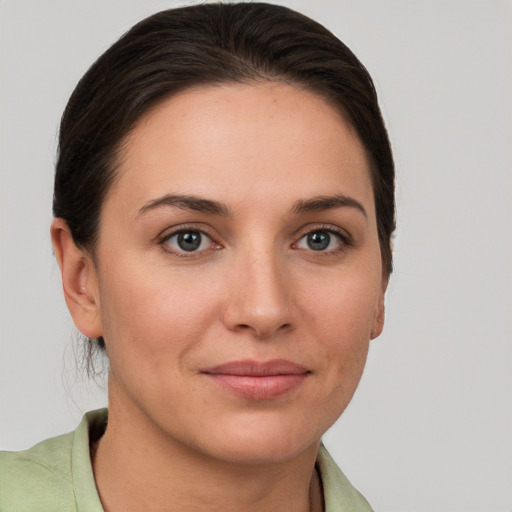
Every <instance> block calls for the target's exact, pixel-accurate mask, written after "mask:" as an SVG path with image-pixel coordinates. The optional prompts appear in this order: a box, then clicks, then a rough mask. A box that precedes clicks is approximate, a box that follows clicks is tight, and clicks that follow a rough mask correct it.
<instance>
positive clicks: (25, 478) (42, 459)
mask: <svg viewBox="0 0 512 512" xmlns="http://www.w3.org/2000/svg"><path fill="white" fill-rule="evenodd" d="M72 444H73V433H71V434H65V435H62V436H59V437H55V438H52V439H48V440H46V441H43V442H42V443H39V444H37V445H35V446H33V447H32V448H30V449H29V450H24V451H21V452H0V510H1V511H4V510H5V511H7V510H20V508H19V507H20V506H22V507H23V509H24V510H46V509H47V510H52V508H50V507H53V510H61V509H62V510H64V508H62V507H59V504H61V503H62V505H64V506H65V505H66V504H67V503H74V499H73V488H72V479H71V446H72ZM68 510H69V508H68Z"/></svg>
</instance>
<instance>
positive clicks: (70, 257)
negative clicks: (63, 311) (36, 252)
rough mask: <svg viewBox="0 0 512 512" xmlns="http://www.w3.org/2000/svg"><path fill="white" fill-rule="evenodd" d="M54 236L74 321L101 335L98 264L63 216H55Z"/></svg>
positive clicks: (83, 330)
mask: <svg viewBox="0 0 512 512" xmlns="http://www.w3.org/2000/svg"><path fill="white" fill-rule="evenodd" d="M51 236H52V244H53V250H54V251H55V256H56V258H57V262H58V264H59V268H60V273H61V276H62V288H63V290H64V298H65V300H66V304H67V306H68V309H69V312H70V313H71V316H72V318H73V322H74V323H75V325H76V327H77V328H78V330H79V331H80V332H81V333H82V334H84V335H85V336H88V337H89V338H98V337H99V336H102V334H103V332H102V326H101V317H100V308H99V306H100V302H99V293H98V290H99V287H98V277H97V272H96V267H95V266H94V263H93V261H92V259H91V257H90V255H89V254H87V253H85V252H84V251H83V250H81V249H79V248H78V247H77V246H76V244H75V242H74V240H73V237H72V236H71V231H70V229H69V227H68V225H67V223H66V221H65V220H64V219H59V218H56V219H53V222H52V227H51Z"/></svg>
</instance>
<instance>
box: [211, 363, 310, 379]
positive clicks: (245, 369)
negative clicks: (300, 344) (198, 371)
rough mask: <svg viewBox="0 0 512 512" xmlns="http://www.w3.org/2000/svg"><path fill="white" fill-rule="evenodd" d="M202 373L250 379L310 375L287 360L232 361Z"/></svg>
mask: <svg viewBox="0 0 512 512" xmlns="http://www.w3.org/2000/svg"><path fill="white" fill-rule="evenodd" d="M202 373H208V374H211V375H239V376H250V377H271V376H275V375H301V374H304V373H309V370H308V369H307V368H305V367H304V366H302V365H300V364H297V363H293V362H291V361H287V360H286V359H273V360H271V361H253V360H248V359H247V360H243V361H230V362H227V363H223V364H219V365H217V366H212V367H209V368H205V369H203V370H202Z"/></svg>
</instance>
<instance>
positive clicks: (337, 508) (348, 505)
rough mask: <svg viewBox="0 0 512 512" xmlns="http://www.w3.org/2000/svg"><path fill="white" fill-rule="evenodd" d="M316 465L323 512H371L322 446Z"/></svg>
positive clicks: (361, 496) (366, 503) (363, 498)
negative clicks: (321, 487) (323, 505)
mask: <svg viewBox="0 0 512 512" xmlns="http://www.w3.org/2000/svg"><path fill="white" fill-rule="evenodd" d="M316 464H317V467H318V469H319V471H320V477H321V479H322V485H323V489H324V502H325V512H372V510H373V509H372V507H371V506H370V504H369V503H368V502H367V501H366V499H365V497H364V496H363V495H362V494H361V493H360V492H359V491H358V490H357V489H356V488H355V487H354V486H353V485H352V484H351V483H350V481H349V480H348V478H347V477H346V476H345V475H344V474H343V472H342V471H341V469H340V468H339V467H338V466H337V464H336V462H334V460H333V458H332V457H331V456H330V455H329V452H328V451H327V450H326V449H325V447H324V446H323V445H321V446H320V450H319V452H318V458H317V461H316Z"/></svg>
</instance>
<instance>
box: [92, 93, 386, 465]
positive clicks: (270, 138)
mask: <svg viewBox="0 0 512 512" xmlns="http://www.w3.org/2000/svg"><path fill="white" fill-rule="evenodd" d="M96 256H97V260H96V261H97V266H96V273H95V274H94V275H93V276H89V279H90V281H89V282H88V285H89V284H91V283H92V284H91V286H92V288H94V289H95V292H94V293H95V294H96V307H97V308H98V313H99V318H100V323H99V329H100V331H101V333H102V334H103V336H104V338H105V340H106V344H107V350H108V355H109V358H110V365H111V367H110V383H109V392H110V403H111V407H113V408H114V407H115V408H116V409H115V410H119V411H123V412H122V414H124V416H125V420H127V421H132V422H135V424H136V423H137V422H138V421H139V422H140V421H141V418H144V421H145V422H146V423H148V422H149V424H150V425H151V428H152V429H155V430H154V431H155V432H158V433H159V435H163V436H165V438H167V439H169V440H170V441H172V442H175V443H178V444H180V445H181V446H185V447H187V448H190V449H192V450H198V451H199V452H201V453H202V454H206V455H209V456H213V457H215V458H217V459H219V458H220V459H223V460H230V461H243V462H251V461H252V462H263V461H278V460H286V459H288V458H291V457H293V456H296V455H298V454H299V453H301V452H302V451H304V450H305V449H307V448H308V447H311V446H313V445H316V444H317V443H318V442H319V439H320V437H321V436H322V435H323V434H324V432H325V431H326V430H327V429H328V428H329V427H330V426H331V425H332V424H333V422H334V421H335V420H336V419H337V418H338V417H339V415H340V414H341V413H342V412H343V410H344V409H345V407H346V406H347V404H348V403H349V401H350V399H351V398H352V395H353V393H354V391H355V389H356V386H357V384H358V382H359V379H360V377H361V373H362V371H363V367H364V364H365V359H366V355H367V351H368V344H369V340H370V337H371V333H372V331H373V334H374V335H378V334H379V333H380V330H381V328H382V322H383V314H384V313H383V293H384V289H385V279H383V274H382V266H381V256H380V249H379V243H378V237H377V227H376V219H375V209H374V199H373V192H372V185H371V181H370V171H369V164H368V161H367V158H366V155H365V151H364V149H363V147H362V145H361V143H360V142H359V140H358V138H357V137H356V135H355V134H354V132H353V130H352V129H351V128H350V127H349V126H348V125H347V123H346V122H345V121H344V120H343V119H342V118H341V117H340V115H339V114H338V113H337V111H336V110H334V109H333V108H332V107H331V106H329V105H328V104H327V103H325V102H324V100H322V99H320V98H318V97H317V96H314V95H312V94H310V93H308V92H305V91H300V90H297V89H295V88H293V87H291V86H288V85H284V84H280V83H263V84H257V85H241V84H236V85H235V84H233V85H222V86H210V87H203V88H197V89H194V90H188V91H186V92H183V93H181V94H179V95H177V96H174V97H172V98H171V99H169V100H167V101H165V102H164V103H162V104H161V105H159V106H158V107H157V108H156V109H155V110H153V111H152V112H151V113H149V114H148V115H147V116H146V117H145V118H144V119H142V120H141V121H140V122H139V123H138V125H137V126H136V128H135V129H134V131H133V132H132V133H131V134H130V136H129V137H128V139H127V141H126V144H125V146H124V149H123V153H122V158H121V163H120V167H119V174H118V179H117V180H116V182H115V183H114V185H113V187H112V189H111V191H110V193H109V195H108V197H107V199H106V201H105V204H104V207H103V210H102V216H101V227H100V236H99V243H98V247H97V254H96ZM113 413H114V409H113Z"/></svg>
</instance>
